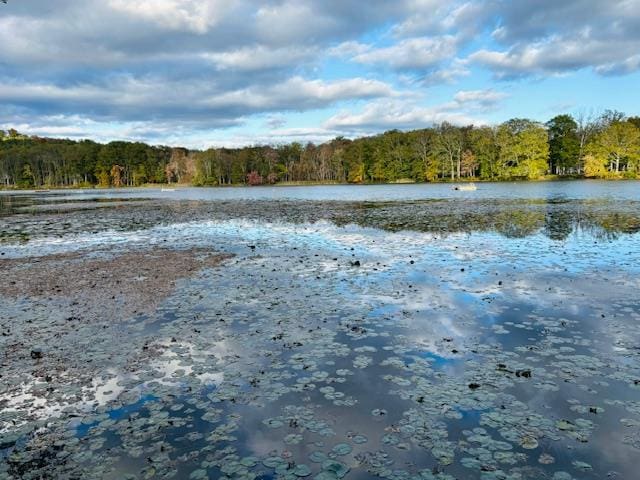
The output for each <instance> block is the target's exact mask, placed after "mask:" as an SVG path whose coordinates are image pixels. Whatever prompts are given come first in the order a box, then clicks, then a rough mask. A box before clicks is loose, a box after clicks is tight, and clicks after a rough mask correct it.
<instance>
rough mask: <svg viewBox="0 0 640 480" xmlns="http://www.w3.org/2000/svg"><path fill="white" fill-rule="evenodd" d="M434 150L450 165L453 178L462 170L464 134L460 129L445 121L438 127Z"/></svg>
mask: <svg viewBox="0 0 640 480" xmlns="http://www.w3.org/2000/svg"><path fill="white" fill-rule="evenodd" d="M436 132H437V133H436V139H435V144H434V147H435V148H434V150H435V152H436V154H437V155H439V156H440V158H442V159H443V160H444V162H446V163H447V164H448V166H449V172H450V175H451V180H454V179H455V177H456V174H457V176H458V178H460V173H461V170H462V134H461V133H460V129H458V128H456V127H454V126H453V125H451V124H449V123H447V122H444V123H442V124H441V125H440V126H439V127H437V128H436Z"/></svg>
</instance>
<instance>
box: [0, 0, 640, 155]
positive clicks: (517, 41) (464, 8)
mask: <svg viewBox="0 0 640 480" xmlns="http://www.w3.org/2000/svg"><path fill="white" fill-rule="evenodd" d="M0 41H1V42H2V43H1V45H2V48H1V49H0V128H4V129H7V128H11V127H13V128H17V129H18V130H19V131H22V132H25V133H29V134H34V135H42V136H54V137H68V138H93V139H95V140H99V141H109V140H115V139H127V140H142V141H146V142H150V143H153V144H169V145H185V146H188V147H193V148H205V147H209V146H223V145H224V146H238V145H247V144H262V143H274V144H275V143H281V142H290V141H300V142H306V141H314V142H322V141H326V140H329V139H331V138H333V137H335V136H338V135H344V136H347V137H355V136H361V135H369V134H375V133H378V132H383V131H385V130H389V129H394V128H399V129H414V128H423V127H427V126H431V125H433V124H434V123H439V122H443V121H447V122H451V123H454V124H471V123H473V124H490V125H494V124H498V123H500V122H502V121H505V120H508V119H509V118H513V117H528V118H532V119H535V120H540V121H546V120H548V119H549V118H551V117H552V116H554V115H556V114H560V113H572V114H575V115H578V114H585V115H588V114H591V113H592V114H597V113H598V112H600V111H602V110H604V109H607V108H609V109H617V110H621V111H623V112H626V113H627V114H630V115H637V114H640V95H639V94H638V93H637V91H638V86H639V85H640V0H608V1H604V0H564V1H560V2H559V1H557V0H553V1H551V0H537V1H536V2H531V1H524V0H469V1H445V0H396V1H393V2H391V1H382V0H370V1H368V2H362V1H361V0H324V1H311V0H277V1H276V0H263V1H259V2H258V1H253V0H56V1H55V2H51V1H50V0H8V3H7V4H6V5H5V4H0Z"/></svg>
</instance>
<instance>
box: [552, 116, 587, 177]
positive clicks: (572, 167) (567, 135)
mask: <svg viewBox="0 0 640 480" xmlns="http://www.w3.org/2000/svg"><path fill="white" fill-rule="evenodd" d="M546 125H547V129H548V135H549V166H550V169H551V172H552V173H555V174H558V175H564V174H566V173H575V172H576V171H577V170H578V166H579V160H580V140H579V138H578V124H577V123H576V121H575V120H574V119H573V117H572V116H571V115H558V116H556V117H554V118H552V119H551V120H549V121H548V122H547V124H546Z"/></svg>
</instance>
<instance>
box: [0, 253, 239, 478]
mask: <svg viewBox="0 0 640 480" xmlns="http://www.w3.org/2000/svg"><path fill="white" fill-rule="evenodd" d="M229 258H230V255H222V254H218V253H216V252H214V251H212V250H210V249H206V248H192V249H183V250H171V249H153V250H142V251H127V252H116V251H107V252H105V251H92V252H88V253H87V252H85V253H83V254H80V253H67V254H60V255H51V256H45V257H31V258H25V259H19V260H0V271H2V272H3V281H2V282H0V301H2V305H3V307H2V315H0V437H2V434H3V433H5V434H6V431H7V430H9V431H11V430H13V431H14V434H12V435H10V438H15V437H16V436H19V434H20V431H21V430H20V429H21V427H22V426H24V425H25V424H26V423H27V422H33V421H38V420H40V419H46V418H51V417H57V416H60V415H62V414H63V412H66V413H65V415H70V416H73V415H76V414H78V413H77V412H81V411H83V410H84V409H85V408H86V406H87V405H90V404H93V402H103V401H105V400H106V399H108V398H110V397H111V392H112V391H115V393H119V391H121V388H119V387H117V386H116V385H112V386H110V387H105V388H102V389H100V388H97V386H98V385H103V386H104V385H105V384H106V383H108V382H109V378H111V377H112V371H120V372H122V371H127V372H134V371H138V370H140V369H141V368H144V366H146V365H148V364H149V362H150V361H152V360H153V359H154V358H157V357H158V356H159V355H161V354H162V351H161V348H159V347H158V346H156V345H153V343H152V340H153V337H152V335H151V334H150V332H149V331H148V330H149V325H150V324H152V323H153V322H154V321H156V317H155V316H154V312H156V309H157V308H158V307H159V306H161V305H162V304H163V303H164V302H165V301H167V299H168V298H170V297H171V296H172V294H173V293H174V292H175V289H176V288H177V286H178V284H179V283H180V282H181V281H184V280H186V279H188V278H191V277H194V276H196V275H199V274H202V272H204V271H208V270H207V269H210V268H213V267H217V266H219V265H220V264H221V263H222V262H223V261H225V260H226V259H229ZM31 428H33V427H31ZM4 442H5V443H6V442H7V439H6V438H5V440H4ZM0 444H2V442H0ZM1 477H2V476H1V475H0V478H1Z"/></svg>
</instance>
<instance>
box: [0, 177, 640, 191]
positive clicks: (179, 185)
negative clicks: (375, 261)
mask: <svg viewBox="0 0 640 480" xmlns="http://www.w3.org/2000/svg"><path fill="white" fill-rule="evenodd" d="M578 181H588V182H592V181H598V182H599V181H603V182H640V178H612V177H609V178H606V177H605V178H593V177H576V176H566V177H565V176H553V177H545V178H540V179H534V180H532V179H508V180H481V179H461V180H447V181H436V182H409V181H406V182H405V181H398V182H361V183H349V182H344V183H343V182H279V183H274V184H263V185H249V184H243V183H239V184H231V185H196V184H193V183H154V184H145V185H138V186H134V185H130V186H121V187H113V186H108V187H100V186H98V185H94V186H90V187H87V186H50V187H49V186H48V187H44V186H43V187H41V188H37V189H36V188H19V187H15V188H14V187H11V188H7V187H4V186H3V187H0V192H29V193H49V192H50V191H66V190H83V191H84V190H86V191H92V190H153V189H158V188H178V189H180V188H215V189H218V188H219V189H228V188H231V189H233V188H274V187H277V188H283V187H325V186H327V187H328V186H331V187H336V186H343V187H360V186H380V185H392V186H398V185H458V184H467V183H480V184H487V183H517V184H523V183H552V182H578Z"/></svg>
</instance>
